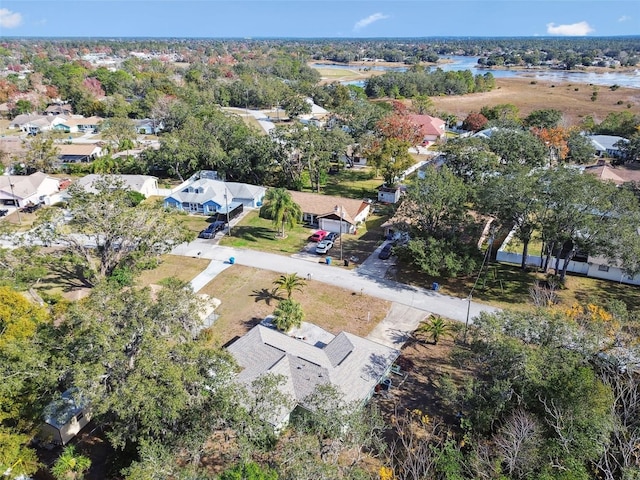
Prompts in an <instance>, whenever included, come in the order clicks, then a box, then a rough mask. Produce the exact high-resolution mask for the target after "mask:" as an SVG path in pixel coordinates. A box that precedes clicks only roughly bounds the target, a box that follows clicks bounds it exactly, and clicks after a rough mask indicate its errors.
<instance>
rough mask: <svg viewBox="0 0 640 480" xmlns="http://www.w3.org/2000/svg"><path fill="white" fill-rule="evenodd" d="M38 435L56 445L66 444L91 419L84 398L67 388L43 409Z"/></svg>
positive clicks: (74, 390)
mask: <svg viewBox="0 0 640 480" xmlns="http://www.w3.org/2000/svg"><path fill="white" fill-rule="evenodd" d="M43 417H44V423H43V424H42V425H41V426H40V435H39V436H40V437H42V438H43V439H45V440H47V441H50V442H51V443H55V444H58V445H66V444H67V443H68V442H69V440H71V439H72V438H73V437H75V436H76V435H77V434H78V433H80V430H82V428H83V427H84V426H85V425H86V424H87V423H89V421H90V420H91V412H90V411H89V408H88V404H87V401H86V399H84V398H82V397H81V396H80V395H78V392H77V390H76V389H71V388H70V389H69V390H66V391H65V392H63V393H62V395H60V397H58V398H57V399H55V400H54V401H53V402H51V403H50V404H49V405H47V407H46V408H45V409H44V415H43Z"/></svg>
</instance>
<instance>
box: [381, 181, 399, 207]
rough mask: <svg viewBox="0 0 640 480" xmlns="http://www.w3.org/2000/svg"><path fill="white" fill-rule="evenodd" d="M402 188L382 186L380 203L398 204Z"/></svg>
mask: <svg viewBox="0 0 640 480" xmlns="http://www.w3.org/2000/svg"><path fill="white" fill-rule="evenodd" d="M401 192H402V189H401V188H400V186H393V187H387V186H386V185H382V186H381V187H380V188H378V201H379V202H383V203H397V202H398V200H400V193H401Z"/></svg>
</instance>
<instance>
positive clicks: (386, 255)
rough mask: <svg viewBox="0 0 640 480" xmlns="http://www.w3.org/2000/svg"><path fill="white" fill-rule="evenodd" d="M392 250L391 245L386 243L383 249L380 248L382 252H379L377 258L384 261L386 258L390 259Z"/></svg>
mask: <svg viewBox="0 0 640 480" xmlns="http://www.w3.org/2000/svg"><path fill="white" fill-rule="evenodd" d="M392 248H393V243H386V244H385V245H384V247H382V250H380V253H379V254H378V258H380V259H382V260H386V259H387V258H389V257H391V249H392Z"/></svg>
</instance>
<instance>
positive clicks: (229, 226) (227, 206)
mask: <svg viewBox="0 0 640 480" xmlns="http://www.w3.org/2000/svg"><path fill="white" fill-rule="evenodd" d="M224 203H225V207H226V210H227V235H229V236H231V222H229V199H228V198H227V192H225V193H224Z"/></svg>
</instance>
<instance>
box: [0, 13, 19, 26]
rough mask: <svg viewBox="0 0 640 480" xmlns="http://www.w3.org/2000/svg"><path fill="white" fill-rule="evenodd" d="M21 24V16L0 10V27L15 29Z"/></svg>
mask: <svg viewBox="0 0 640 480" xmlns="http://www.w3.org/2000/svg"><path fill="white" fill-rule="evenodd" d="M21 24H22V15H20V14H19V13H17V12H12V11H11V10H9V9H7V8H0V27H2V28H15V27H18V26H20V25H21Z"/></svg>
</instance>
